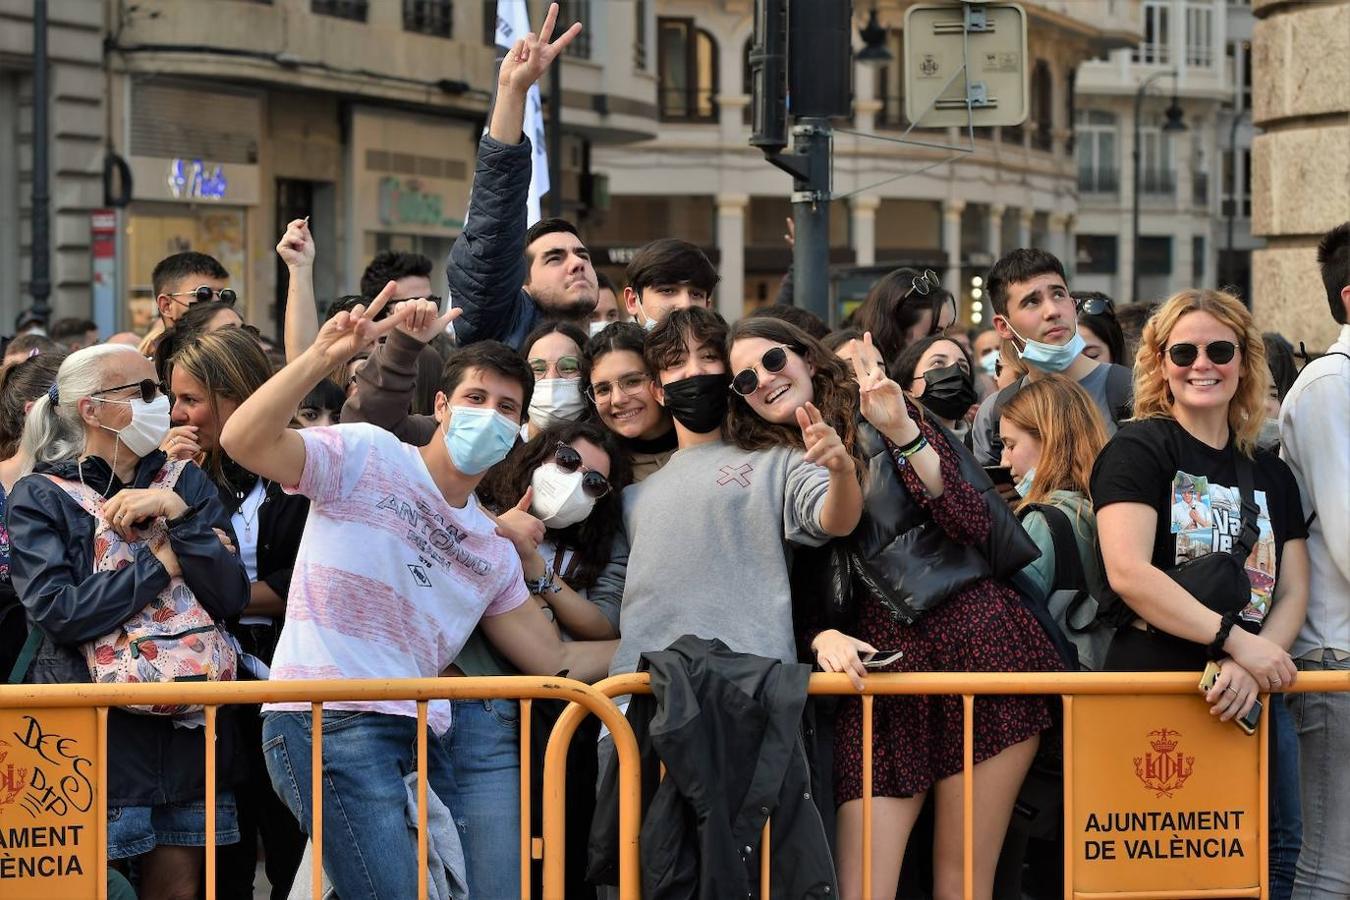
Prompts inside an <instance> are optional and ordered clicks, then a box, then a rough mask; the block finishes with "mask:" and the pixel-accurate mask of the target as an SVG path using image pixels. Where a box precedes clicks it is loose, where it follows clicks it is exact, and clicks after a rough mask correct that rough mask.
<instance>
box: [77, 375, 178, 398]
mask: <svg viewBox="0 0 1350 900" xmlns="http://www.w3.org/2000/svg"><path fill="white" fill-rule="evenodd" d="M129 388H139V389H140V392H141V402H142V403H151V402H153V401H154V399H155V398H156V397H158V396H159V395H160V394H161V393H164V394H166V395H167V394H168V391H166V390H164V386H163V385H162V384H160V383H159V382H157V381H155V380H154V379H153V378H144V379H142V380H140V381H133V382H131V384H119V385H117V387H107V388H102V389H101V390H97V391H94V392H92V393H91V394H90V395H89V396H91V397H96V396H98V395H99V394H111V393H112V392H113V391H125V390H128V389H129Z"/></svg>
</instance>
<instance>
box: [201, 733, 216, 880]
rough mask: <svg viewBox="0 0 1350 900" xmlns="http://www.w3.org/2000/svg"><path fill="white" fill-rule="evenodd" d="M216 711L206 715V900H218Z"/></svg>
mask: <svg viewBox="0 0 1350 900" xmlns="http://www.w3.org/2000/svg"><path fill="white" fill-rule="evenodd" d="M216 710H217V708H216V707H214V706H207V707H205V708H204V709H203V712H205V713H206V735H205V741H206V900H216Z"/></svg>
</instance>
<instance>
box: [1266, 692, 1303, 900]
mask: <svg viewBox="0 0 1350 900" xmlns="http://www.w3.org/2000/svg"><path fill="white" fill-rule="evenodd" d="M1295 696H1299V695H1297V694H1271V695H1270V696H1269V700H1268V702H1269V703H1270V729H1271V731H1270V742H1271V747H1270V751H1271V756H1270V759H1271V763H1272V768H1271V772H1270V900H1289V896H1290V894H1292V893H1293V890H1294V868H1295V865H1296V864H1297V863H1298V852H1299V846H1300V845H1301V844H1302V843H1303V816H1302V809H1301V807H1302V804H1301V803H1300V802H1299V795H1298V794H1299V781H1298V732H1297V731H1295V730H1294V717H1293V713H1291V712H1290V710H1289V706H1288V704H1287V703H1286V702H1285V701H1286V699H1288V698H1292V697H1295Z"/></svg>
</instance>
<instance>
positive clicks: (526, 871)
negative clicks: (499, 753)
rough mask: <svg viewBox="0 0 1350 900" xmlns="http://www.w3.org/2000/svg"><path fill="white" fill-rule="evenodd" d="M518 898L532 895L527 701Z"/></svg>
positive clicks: (525, 703) (526, 706) (525, 706)
mask: <svg viewBox="0 0 1350 900" xmlns="http://www.w3.org/2000/svg"><path fill="white" fill-rule="evenodd" d="M518 715H519V721H520V896H521V897H522V898H523V900H530V895H531V894H532V893H534V889H533V888H534V886H533V884H532V883H531V882H532V880H533V879H532V874H533V873H532V872H531V869H532V868H533V865H532V864H533V860H534V854H533V853H531V852H530V851H531V845H532V844H533V843H534V842H533V840H531V838H532V833H533V832H534V823H533V821H531V820H532V819H533V818H534V817H533V816H532V815H531V813H532V812H533V806H534V804H533V803H532V802H531V801H532V799H533V798H532V797H531V787H532V785H531V780H532V779H533V777H534V776H533V773H532V772H531V771H530V763H531V762H532V761H533V760H532V758H531V757H532V754H531V749H532V748H531V746H530V745H531V742H532V735H531V733H530V732H531V726H532V725H533V722H532V721H531V718H532V713H531V706H530V701H529V700H521V701H520V712H519V714H518Z"/></svg>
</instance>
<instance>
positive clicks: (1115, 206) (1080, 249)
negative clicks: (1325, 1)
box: [1075, 0, 1261, 302]
mask: <svg viewBox="0 0 1350 900" xmlns="http://www.w3.org/2000/svg"><path fill="white" fill-rule="evenodd" d="M1138 14H1139V16H1140V18H1139V23H1138V26H1139V30H1140V33H1141V35H1142V40H1141V41H1140V43H1139V44H1138V46H1136V47H1133V48H1129V49H1121V50H1116V51H1114V52H1112V53H1110V54H1108V55H1106V56H1104V57H1102V58H1099V59H1094V60H1089V61H1087V62H1085V63H1084V64H1083V65H1082V66H1081V67H1080V69H1079V74H1078V109H1077V110H1076V113H1075V117H1076V121H1075V150H1076V156H1077V162H1078V190H1079V220H1078V235H1077V247H1076V260H1075V265H1076V268H1077V275H1076V279H1075V287H1078V288H1081V289H1084V290H1099V291H1103V292H1105V293H1107V294H1109V295H1111V296H1112V297H1115V298H1117V299H1119V300H1122V301H1125V302H1130V301H1134V300H1143V301H1156V300H1160V299H1164V298H1166V297H1167V296H1169V295H1170V294H1172V293H1174V292H1175V291H1177V290H1179V289H1181V288H1184V287H1190V286H1194V285H1202V286H1217V285H1222V286H1225V287H1229V288H1231V289H1233V290H1235V291H1236V292H1237V293H1238V294H1239V295H1241V296H1243V297H1245V298H1248V299H1249V301H1250V298H1251V290H1250V282H1251V277H1250V271H1251V253H1252V250H1253V249H1254V248H1256V247H1258V246H1260V244H1261V242H1260V241H1259V240H1258V239H1255V238H1253V237H1252V231H1251V213H1252V209H1251V145H1252V137H1253V133H1254V126H1253V123H1252V119H1251V83H1252V82H1251V64H1250V60H1251V35H1252V16H1251V9H1250V5H1249V4H1248V3H1240V2H1224V0H1144V2H1143V3H1142V4H1141V5H1140V6H1139V8H1138ZM1174 99H1175V101H1176V104H1177V106H1178V107H1179V108H1180V110H1181V113H1182V117H1181V120H1180V124H1181V126H1182V128H1183V129H1184V130H1175V131H1174V130H1170V129H1169V126H1168V119H1167V109H1168V107H1170V106H1171V105H1172V103H1173V100H1174ZM1136 111H1138V117H1137V118H1136ZM1173 124H1175V123H1173ZM1136 147H1137V148H1138V151H1139V166H1138V172H1139V177H1138V180H1137V181H1136V177H1135V165H1134V162H1135V150H1136ZM1136 205H1137V208H1138V214H1137V215H1138V243H1137V244H1136V243H1135V240H1134V235H1135V226H1134V221H1135V209H1136ZM1136 248H1137V249H1136ZM1136 270H1137V272H1136ZM1136 276H1137V285H1138V292H1139V296H1137V297H1136V296H1134V295H1133V291H1134V289H1135V284H1136Z"/></svg>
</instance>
